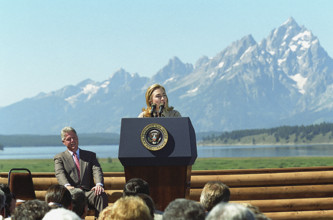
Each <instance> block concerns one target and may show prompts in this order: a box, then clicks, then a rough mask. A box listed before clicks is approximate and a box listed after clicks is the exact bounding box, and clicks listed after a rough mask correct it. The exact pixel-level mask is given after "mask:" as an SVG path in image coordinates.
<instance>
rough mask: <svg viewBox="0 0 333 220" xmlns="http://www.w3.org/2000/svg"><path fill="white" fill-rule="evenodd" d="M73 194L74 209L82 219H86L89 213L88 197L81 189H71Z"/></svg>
mask: <svg viewBox="0 0 333 220" xmlns="http://www.w3.org/2000/svg"><path fill="white" fill-rule="evenodd" d="M69 192H70V193H71V195H72V211H73V212H75V213H76V214H77V215H78V216H80V217H81V219H84V218H85V217H86V216H87V213H88V201H87V197H86V195H85V194H84V192H83V190H81V189H77V188H75V189H71V190H70V191H69Z"/></svg>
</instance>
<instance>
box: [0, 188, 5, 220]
mask: <svg viewBox="0 0 333 220" xmlns="http://www.w3.org/2000/svg"><path fill="white" fill-rule="evenodd" d="M5 205H6V195H5V193H4V192H3V191H2V190H0V216H3V217H6V212H5Z"/></svg>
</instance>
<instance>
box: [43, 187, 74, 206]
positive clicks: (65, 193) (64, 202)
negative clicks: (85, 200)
mask: <svg viewBox="0 0 333 220" xmlns="http://www.w3.org/2000/svg"><path fill="white" fill-rule="evenodd" d="M45 201H46V202H47V203H48V204H49V205H50V207H51V208H59V207H64V208H66V209H72V196H71V193H70V192H69V190H68V189H67V188H66V187H65V186H63V185H52V186H50V187H49V188H48V189H47V191H46V195H45Z"/></svg>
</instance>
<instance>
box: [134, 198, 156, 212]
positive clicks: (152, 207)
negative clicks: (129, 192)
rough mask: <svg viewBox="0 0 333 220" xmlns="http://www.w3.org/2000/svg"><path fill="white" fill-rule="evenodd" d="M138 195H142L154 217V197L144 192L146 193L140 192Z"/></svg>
mask: <svg viewBox="0 0 333 220" xmlns="http://www.w3.org/2000/svg"><path fill="white" fill-rule="evenodd" d="M137 196H138V197H140V198H141V199H142V200H143V201H144V202H145V203H146V205H147V206H148V208H149V211H150V215H151V216H152V217H154V212H155V203H154V201H153V199H152V198H151V197H150V196H149V195H147V194H144V193H138V195H137Z"/></svg>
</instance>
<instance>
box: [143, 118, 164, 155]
mask: <svg viewBox="0 0 333 220" xmlns="http://www.w3.org/2000/svg"><path fill="white" fill-rule="evenodd" d="M167 142H168V132H167V130H166V129H165V128H164V127H163V126H162V125H160V124H157V123H152V124H148V125H147V126H146V127H144V128H143V129H142V132H141V143H142V144H143V146H144V147H145V148H147V149H148V150H151V151H158V150H161V149H162V148H163V147H165V145H166V144H167Z"/></svg>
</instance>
